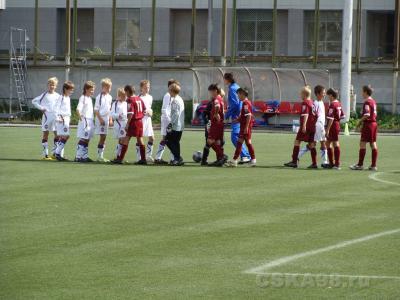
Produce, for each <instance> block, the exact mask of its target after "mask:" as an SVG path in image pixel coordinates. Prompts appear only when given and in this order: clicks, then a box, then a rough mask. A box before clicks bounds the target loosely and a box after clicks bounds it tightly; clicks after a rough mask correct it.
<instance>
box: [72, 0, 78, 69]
mask: <svg viewBox="0 0 400 300" xmlns="http://www.w3.org/2000/svg"><path fill="white" fill-rule="evenodd" d="M77 39H78V0H74V12H73V26H72V49H73V50H72V65H73V66H75V62H76V47H77V46H76V43H77Z"/></svg>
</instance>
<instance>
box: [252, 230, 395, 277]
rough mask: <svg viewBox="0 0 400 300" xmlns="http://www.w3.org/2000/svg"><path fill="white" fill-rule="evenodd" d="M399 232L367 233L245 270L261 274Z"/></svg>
mask: <svg viewBox="0 0 400 300" xmlns="http://www.w3.org/2000/svg"><path fill="white" fill-rule="evenodd" d="M399 232H400V228H397V229H393V230H388V231H383V232H379V233H375V234H370V235H366V236H364V237H360V238H357V239H353V240H348V241H343V242H340V243H337V244H335V245H331V246H328V247H323V248H319V249H315V250H310V251H306V252H301V253H298V254H294V255H290V256H284V257H281V258H278V259H275V260H272V261H270V262H267V263H265V264H262V265H260V266H258V267H255V268H251V269H248V270H246V271H244V273H247V274H259V273H261V272H265V271H267V270H269V269H271V268H274V267H277V266H280V265H284V264H287V263H289V262H292V261H295V260H298V259H300V258H303V257H307V256H312V255H316V254H320V253H324V252H328V251H332V250H337V249H340V248H344V247H348V246H350V245H354V244H358V243H362V242H366V241H369V240H372V239H376V238H379V237H382V236H386V235H391V234H396V233H399Z"/></svg>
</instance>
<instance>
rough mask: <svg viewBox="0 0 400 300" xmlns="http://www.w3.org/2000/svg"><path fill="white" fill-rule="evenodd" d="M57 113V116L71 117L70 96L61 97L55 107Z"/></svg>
mask: <svg viewBox="0 0 400 300" xmlns="http://www.w3.org/2000/svg"><path fill="white" fill-rule="evenodd" d="M55 113H56V115H57V116H61V117H70V116H71V99H70V97H69V96H64V95H60V97H58V100H57V102H56V105H55Z"/></svg>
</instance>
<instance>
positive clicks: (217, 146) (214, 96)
mask: <svg viewBox="0 0 400 300" xmlns="http://www.w3.org/2000/svg"><path fill="white" fill-rule="evenodd" d="M219 91H220V89H219V87H218V85H216V84H211V85H210V86H209V87H208V92H209V94H210V98H211V111H210V115H209V118H210V120H209V121H210V129H209V130H208V138H207V143H206V148H208V149H209V148H212V149H213V150H214V151H215V153H216V155H217V160H216V161H215V162H214V163H213V164H212V165H213V166H217V167H222V166H223V165H224V163H225V158H224V149H223V148H222V145H221V142H222V140H223V139H224V101H223V100H222V97H221V96H220V95H219Z"/></svg>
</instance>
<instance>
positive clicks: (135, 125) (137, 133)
mask: <svg viewBox="0 0 400 300" xmlns="http://www.w3.org/2000/svg"><path fill="white" fill-rule="evenodd" d="M126 135H127V136H130V137H132V136H134V137H142V136H143V122H142V119H140V120H131V122H130V123H129V128H128V132H127V133H126Z"/></svg>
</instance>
